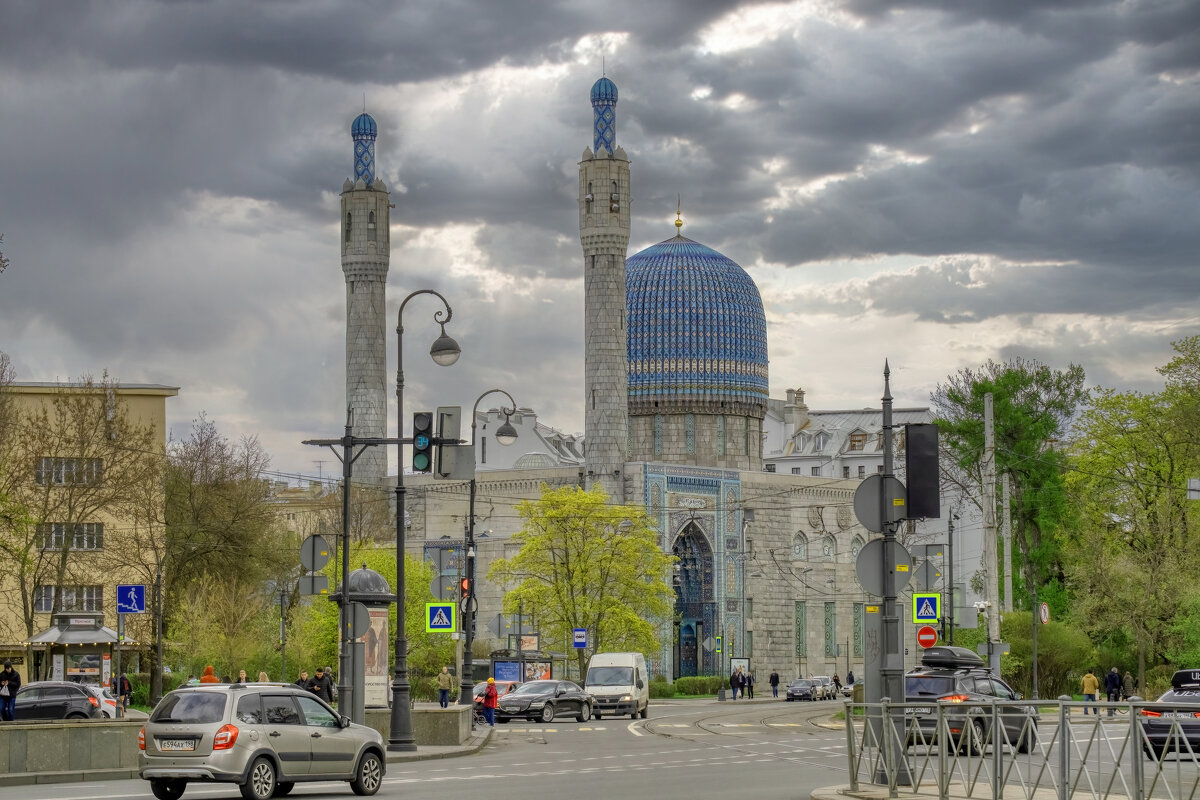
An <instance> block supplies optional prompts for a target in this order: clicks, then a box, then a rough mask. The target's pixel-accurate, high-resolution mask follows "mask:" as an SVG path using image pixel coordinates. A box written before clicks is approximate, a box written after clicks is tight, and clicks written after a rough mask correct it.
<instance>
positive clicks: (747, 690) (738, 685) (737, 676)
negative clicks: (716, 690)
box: [729, 667, 778, 700]
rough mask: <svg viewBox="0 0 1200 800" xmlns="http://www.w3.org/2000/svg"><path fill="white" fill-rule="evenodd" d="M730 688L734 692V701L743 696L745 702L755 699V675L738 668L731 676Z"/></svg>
mask: <svg viewBox="0 0 1200 800" xmlns="http://www.w3.org/2000/svg"><path fill="white" fill-rule="evenodd" d="M776 679H777V680H778V676H777V677H776ZM729 688H730V689H732V690H733V699H734V700H737V699H738V695H739V694H741V696H742V699H743V700H753V699H754V673H753V672H751V671H750V670H748V669H743V668H742V667H738V668H737V669H735V670H734V671H733V672H731V673H730V674H729Z"/></svg>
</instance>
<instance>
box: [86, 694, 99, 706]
mask: <svg viewBox="0 0 1200 800" xmlns="http://www.w3.org/2000/svg"><path fill="white" fill-rule="evenodd" d="M88 702H89V703H91V704H92V705H94V706H95V707H96V708H99V707H100V701H99V700H97V699H96V698H94V697H92V696H91V695H88Z"/></svg>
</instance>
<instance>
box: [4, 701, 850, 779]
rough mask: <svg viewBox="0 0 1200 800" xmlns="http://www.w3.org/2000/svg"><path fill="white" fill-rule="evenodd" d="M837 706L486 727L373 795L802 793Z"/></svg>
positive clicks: (828, 765)
mask: <svg viewBox="0 0 1200 800" xmlns="http://www.w3.org/2000/svg"><path fill="white" fill-rule="evenodd" d="M839 708H840V705H835V703H833V702H828V703H786V702H783V701H782V700H781V701H778V702H751V703H743V702H740V701H739V702H736V703H735V702H723V703H717V702H715V701H677V702H674V703H670V704H667V702H663V703H657V704H654V705H652V706H651V709H650V718H649V719H646V720H637V721H636V722H635V721H631V720H630V719H628V718H625V719H611V718H608V719H603V720H600V721H595V720H593V721H591V722H587V723H577V722H575V721H574V720H566V721H561V722H559V721H556V722H554V723H551V724H549V725H543V724H537V723H525V722H511V723H508V724H504V725H497V726H496V730H495V733H494V734H493V736H492V739H491V741H490V742H489V744H488V746H487V747H485V748H484V750H483V751H481V752H480V753H478V754H476V755H473V756H465V757H462V758H455V759H443V760H435V761H418V762H407V763H399V764H392V765H390V766H389V768H388V774H387V777H386V778H385V780H384V785H383V787H382V788H381V789H380V791H379V794H378V795H377V797H383V798H405V799H406V800H420V799H421V798H429V800H434V799H435V798H436V800H447V798H459V797H470V796H478V797H482V798H487V800H508V798H512V800H518V798H519V800H531V798H544V797H555V798H556V797H571V798H623V799H627V800H634V799H635V798H647V797H652V798H655V800H668V798H687V800H695V798H709V797H715V798H720V797H729V798H736V799H737V800H754V799H755V798H764V799H765V798H771V799H772V800H778V799H779V798H804V800H807V798H808V797H809V795H810V793H811V791H812V790H813V789H814V788H817V787H821V786H830V785H834V784H841V783H845V782H846V780H847V777H846V743H845V733H844V732H843V731H842V730H840V729H837V728H834V729H829V728H825V727H820V726H819V725H818V724H817V723H819V722H826V723H828V722H830V717H831V716H832V714H834V713H835V712H836V711H838V710H839ZM240 796H241V795H240V794H239V792H238V788H237V787H236V786H232V785H221V784H207V785H205V784H192V785H189V787H188V789H187V791H186V792H184V795H183V797H184V798H185V800H186V798H206V799H209V800H212V799H215V798H230V799H231V800H232V798H238V797H240ZM290 796H291V797H353V796H354V795H353V794H351V792H350V790H349V787H348V786H347V785H346V784H338V783H317V784H297V786H296V788H295V790H294V791H293V792H292V794H291V795H290ZM67 798H70V799H71V800H74V798H87V799H88V800H121V799H123V798H137V800H142V798H147V799H149V798H153V795H152V794H151V793H150V788H149V785H148V784H147V783H146V782H144V781H140V780H134V781H101V782H94V783H72V784H58V785H43V786H17V787H0V800H67Z"/></svg>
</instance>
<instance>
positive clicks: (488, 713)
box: [483, 678, 500, 728]
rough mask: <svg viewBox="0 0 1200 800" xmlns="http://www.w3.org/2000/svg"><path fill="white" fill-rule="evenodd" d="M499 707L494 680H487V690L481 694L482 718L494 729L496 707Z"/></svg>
mask: <svg viewBox="0 0 1200 800" xmlns="http://www.w3.org/2000/svg"><path fill="white" fill-rule="evenodd" d="M498 705H500V697H499V695H497V694H496V679H495V678H488V684H487V689H485V690H484V692H483V718H484V719H486V720H487V724H488V725H491V726H492V727H493V728H494V727H496V706H498Z"/></svg>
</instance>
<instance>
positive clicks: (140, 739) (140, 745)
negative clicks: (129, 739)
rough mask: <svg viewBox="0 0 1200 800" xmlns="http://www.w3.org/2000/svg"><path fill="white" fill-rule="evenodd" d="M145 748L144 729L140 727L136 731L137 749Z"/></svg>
mask: <svg viewBox="0 0 1200 800" xmlns="http://www.w3.org/2000/svg"><path fill="white" fill-rule="evenodd" d="M145 749H146V729H145V728H142V729H141V730H140V731H138V750H145Z"/></svg>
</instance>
